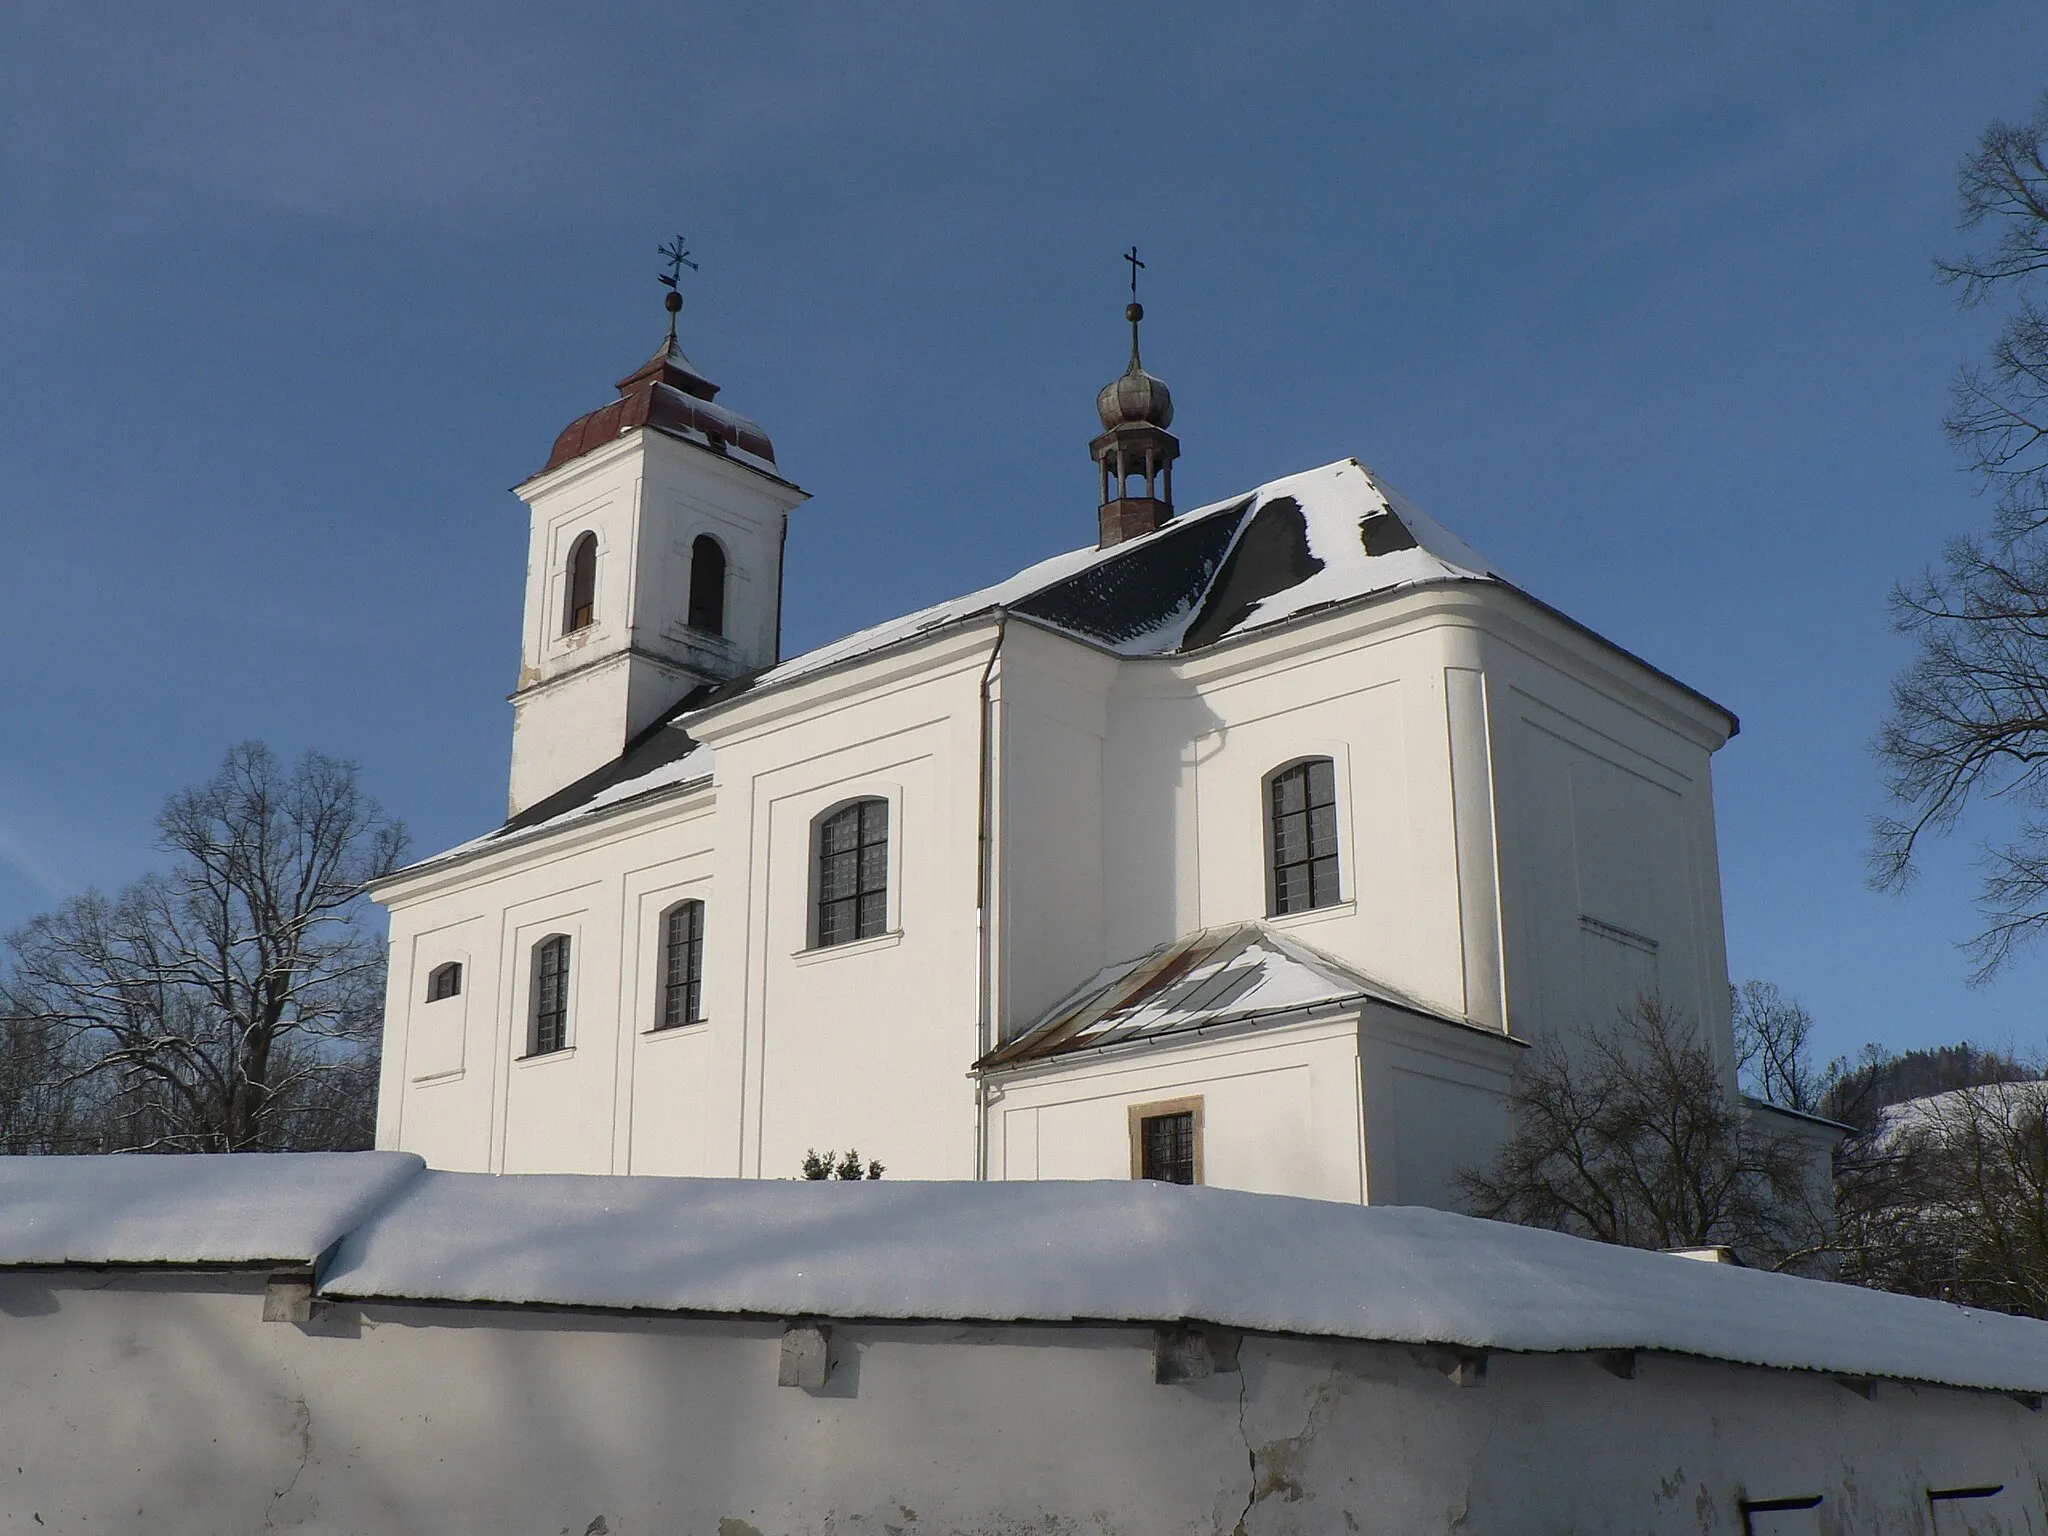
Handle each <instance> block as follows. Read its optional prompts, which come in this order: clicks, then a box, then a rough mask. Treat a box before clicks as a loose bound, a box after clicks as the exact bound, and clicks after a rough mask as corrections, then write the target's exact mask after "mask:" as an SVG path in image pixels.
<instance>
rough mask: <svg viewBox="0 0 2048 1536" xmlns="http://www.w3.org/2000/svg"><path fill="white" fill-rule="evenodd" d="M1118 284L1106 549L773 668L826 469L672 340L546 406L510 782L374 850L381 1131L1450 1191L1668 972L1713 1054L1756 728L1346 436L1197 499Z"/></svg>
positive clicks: (1433, 1200) (1723, 1031)
mask: <svg viewBox="0 0 2048 1536" xmlns="http://www.w3.org/2000/svg"><path fill="white" fill-rule="evenodd" d="M1133 297H1134V302H1133V303H1132V305H1131V307H1130V311H1129V313H1128V319H1129V321H1130V324H1131V334H1132V346H1131V360H1130V364H1129V367H1128V368H1127V369H1126V370H1125V371H1124V373H1123V374H1122V375H1120V376H1119V377H1118V378H1117V379H1115V380H1114V381H1112V382H1111V383H1110V384H1109V385H1108V386H1107V387H1105V388H1104V389H1103V391H1102V392H1101V395H1100V396H1099V398H1098V400H1097V407H1098V411H1099V414H1100V418H1101V426H1102V431H1101V434H1100V435H1099V436H1097V437H1096V438H1095V439H1094V440H1093V441H1092V442H1091V443H1090V444H1089V452H1090V455H1091V457H1092V459H1093V460H1094V462H1095V464H1096V466H1097V470H1098V472H1099V479H1100V490H1101V495H1100V501H1099V506H1098V514H1097V525H1096V532H1097V541H1096V543H1095V544H1093V545H1091V546H1087V547H1084V548H1080V549H1076V550H1073V551H1071V552H1069V553H1065V554H1057V555H1054V556H1052V557H1051V558H1050V559H1047V560H1045V561H1043V562H1041V563H1040V564H1037V565H1034V566H1032V567H1030V568H1029V569H1027V570H1024V571H1021V572H1019V573H1018V574H1017V575H1015V576H1013V577H1011V578H1009V579H1008V580H1006V581H1003V582H999V583H997V584H996V585H994V586H992V587H988V588H986V589H984V590H982V591H979V592H974V593H970V594H968V595H967V596H965V597H960V598H955V599H953V600H951V601H948V602H943V603H939V604H937V605H935V606H933V607H930V608H927V609H924V610H922V611H920V612H917V613H912V614H908V615H906V616H904V617H902V618H899V619H894V620H891V621H889V622H887V623H883V624H878V625H876V626H874V627H872V628H870V629H866V630H863V631H861V632H860V633H858V634H854V635H850V636H848V637H846V638H845V639H842V640H839V641H836V642H834V643H832V644H829V645H825V646H822V647H820V648H818V649H816V650H813V651H809V652H806V653H805V654H803V655H799V656H794V657H788V658H785V657H783V656H782V655H781V654H780V649H779V636H780V631H781V618H782V615H781V611H780V609H781V593H782V581H781V562H782V555H783V549H784V541H785V534H786V531H787V529H788V523H789V517H790V514H791V513H792V511H794V510H795V509H796V508H797V507H798V506H799V505H800V504H801V503H802V501H803V500H804V499H805V497H804V492H802V491H801V490H799V489H798V488H797V487H796V486H795V485H794V484H792V483H791V482H790V481H789V480H788V479H787V478H786V477H785V476H784V475H783V474H782V472H781V470H780V468H779V467H778V464H777V460H776V456H775V449H774V446H773V445H772V443H771V442H770V440H769V438H768V436H767V434H766V433H765V432H763V431H762V429H761V428H760V427H759V426H757V425H756V424H755V423H754V422H752V421H750V420H748V419H747V418H745V417H743V416H740V415H738V414H736V413H734V412H732V411H730V410H728V409H726V408H725V407H723V406H721V405H718V404H715V403H714V397H715V396H716V394H717V389H716V386H714V385H713V384H712V383H711V382H710V381H709V380H708V379H707V378H706V377H705V376H704V375H703V374H702V373H701V372H700V371H699V370H698V369H697V368H696V367H695V366H694V365H693V364H692V363H691V362H690V361H689V359H688V358H686V357H685V356H684V355H683V353H682V351H681V349H680V348H679V347H678V346H677V345H676V343H675V338H674V332H673V327H671V332H670V336H669V339H668V341H667V342H666V343H664V345H663V346H662V347H661V348H660V349H659V350H658V351H657V352H656V353H655V355H654V356H653V357H652V358H651V359H649V360H648V362H647V363H645V364H644V365H642V366H641V367H640V368H638V369H636V370H635V371H634V372H632V373H630V374H628V375H627V376H626V377H625V378H624V379H622V380H620V381H619V384H618V393H619V398H618V399H617V400H615V401H613V402H611V403H610V404H608V405H605V406H603V407H602V408H600V409H598V410H595V411H592V412H591V413H590V414H588V415H586V416H583V417H581V418H580V419H578V420H577V421H575V422H574V423H572V424H571V425H570V426H569V427H568V428H566V429H565V430H564V431H563V432H562V434H561V435H560V437H559V438H558V439H557V440H556V442H555V445H554V447H553V450H552V451H551V452H550V453H549V454H548V456H547V459H546V461H545V463H544V464H543V466H542V468H541V469H540V471H539V472H538V473H536V474H535V475H533V476H532V477H531V478H530V479H528V480H527V481H526V482H525V483H524V484H522V485H521V486H519V487H518V494H519V495H520V497H521V498H522V499H523V500H524V502H525V503H526V505H527V507H528V508H529V509H530V512H531V532H530V542H529V546H528V550H529V553H528V562H527V589H526V605H525V617H524V622H523V631H522V636H521V663H520V669H519V678H518V686H517V689H516V691H515V692H514V694H513V696H512V703H513V710H514V728H513V743H512V765H511V797H510V815H509V817H508V819H507V821H506V822H505V824H504V825H503V826H502V827H500V828H498V829H497V830H496V831H494V832H491V833H490V834H488V835H486V836H483V837H480V838H478V839H476V840H475V841H473V842H470V843H466V844H464V845H462V846H460V847H457V848H452V849H449V850H448V851H446V852H444V853H441V854H439V855H437V856H435V857H432V858H429V859H426V860H424V861H422V862H420V863H417V864H415V865H413V866H411V867H410V868H408V869H405V870H402V871H400V872H398V873H397V874H394V875H392V876H390V877H389V878H387V879H385V880H384V881H382V882H381V883H380V884H379V885H378V886H377V887H376V890H375V895H376V897H377V899H378V900H379V901H380V902H382V903H383V904H384V905H385V906H386V907H387V908H388V909H389V911H390V919H391V966H390V996H389V1001H388V1005H387V1013H386V1024H385V1053H384V1066H383V1079H382V1089H381V1098H380V1107H379V1119H378V1145H379V1146H380V1147H386V1148H402V1149H406V1150H409V1151H414V1152H417V1153H420V1154H422V1155H423V1156H424V1157H425V1158H426V1159H427V1161H428V1162H429V1163H430V1164H432V1165H434V1166H437V1167H443V1168H450V1169H471V1170H490V1171H504V1172H536V1171H554V1172H584V1173H620V1174H624V1173H636V1174H645V1173H652V1174H698V1175H718V1176H727V1177H732V1176H737V1177H750V1178H751V1177H760V1178H785V1177H790V1176H794V1175H795V1174H797V1173H798V1171H799V1168H800V1166H801V1164H802V1162H803V1159H804V1157H805V1154H806V1152H807V1151H808V1150H809V1149H812V1148H818V1149H823V1148H828V1147H830V1148H846V1147H853V1148H857V1149H858V1150H859V1151H860V1152H862V1153H864V1154H866V1155H867V1156H869V1157H871V1158H873V1159H875V1160H878V1161H880V1162H882V1163H883V1164H884V1165H885V1166H886V1168H887V1171H888V1176H889V1177H890V1178H917V1179H1105V1178H1109V1179H1121V1178H1131V1177H1153V1178H1165V1179H1172V1180H1178V1181H1182V1182H1197V1181H1198V1182H1203V1183H1210V1184H1218V1185H1226V1186H1230V1187H1234V1188H1239V1189H1247V1190H1260V1191H1268V1192H1274V1193H1281V1194H1292V1195H1305V1196H1314V1197H1319V1198H1324V1199H1330V1200H1340V1201H1350V1202H1370V1203H1374V1204H1386V1203H1398V1204H1430V1205H1454V1204H1455V1203H1456V1189H1455V1184H1454V1175H1455V1173H1456V1170H1457V1169H1458V1168H1459V1167H1461V1166H1464V1165H1470V1164H1476V1163H1479V1162H1483V1161H1485V1160H1486V1159H1487V1158H1488V1157H1490V1155H1491V1154H1492V1152H1493V1150H1494V1149H1495V1147H1496V1146H1497V1145H1498V1142H1499V1139H1500V1138H1501V1136H1502V1135H1503V1134H1504V1133H1505V1130H1506V1124H1507V1122H1506V1112H1505V1108H1504V1103H1503V1096H1504V1094H1505V1092H1506V1090H1507V1087H1508V1085H1509V1082H1510V1079H1511V1076H1512V1074H1513V1072H1514V1070H1515V1066H1516V1063H1517V1060H1518V1059H1519V1058H1521V1057H1522V1056H1523V1054H1524V1053H1525V1052H1526V1051H1527V1049H1528V1048H1529V1045H1530V1043H1531V1042H1534V1041H1537V1040H1539V1039H1541V1038H1543V1037H1545V1036H1547V1035H1560V1034H1561V1035H1563V1036H1565V1037H1566V1039H1567V1040H1569V1039H1570V1038H1571V1037H1572V1036H1573V1035H1574V1034H1575V1033H1578V1032H1581V1031H1583V1030H1584V1029H1585V1028H1586V1026H1587V1024H1588V1023H1589V1021H1596V1020H1611V1019H1612V1018H1613V1016H1614V1015H1615V1013H1616V1011H1617V1010H1620V1009H1625V1008H1627V1007H1629V1006H1631V1005H1632V1003H1633V1002H1634V1000H1635V999H1636V997H1637V996H1638V995H1639V994H1642V993H1646V992H1654V993H1656V994H1658V995H1660V996H1661V997H1662V999H1663V1000H1664V1001H1665V1002H1666V1003H1667V1004H1668V1005H1671V1006H1674V1007H1676V1008H1677V1009H1679V1010H1682V1011H1683V1012H1684V1013H1686V1014H1688V1015H1690V1016H1691V1017H1693V1018H1695V1019H1697V1020H1699V1021H1700V1022H1701V1024H1702V1026H1703V1027H1704V1028H1705V1030H1706V1031H1707V1035H1708V1038H1709V1039H1710V1040H1711V1041H1712V1042H1713V1043H1714V1046H1715V1049H1716V1051H1717V1053H1718V1054H1719V1055H1720V1057H1721V1059H1722V1061H1723V1062H1724V1063H1725V1070H1726V1076H1727V1084H1728V1089H1729V1091H1730V1092H1731V1093H1733V1091H1734V1065H1733V1051H1732V1044H1731V1039H1730V1022H1729V1001H1728V978H1727V964H1726V956H1725V947H1724V941H1723V935H1722V917H1721V887H1720V876H1719V871H1718V868H1717V864H1716V856H1715V834H1714V802H1713V787H1712V769H1711V761H1712V757H1713V754H1714V752H1715V751H1716V750H1718V749H1719V748H1720V747H1721V746H1722V745H1723V744H1724V743H1725V742H1726V741H1727V740H1728V739H1729V737H1730V736H1731V735H1733V734H1734V732H1735V729H1736V721H1735V718H1734V716H1733V715H1731V714H1730V713H1729V712H1728V711H1727V710H1726V709H1724V708H1722V707H1721V706H1720V705H1718V704H1716V703H1715V702H1713V701H1712V700H1711V699H1708V698H1706V697H1704V696H1703V695H1701V694H1700V693H1698V692H1696V691H1695V690H1693V689H1691V688H1689V687H1687V686H1686V685H1684V684H1683V683H1681V682H1679V681H1677V680H1676V679H1674V678H1672V677H1670V676H1668V675H1667V674H1665V673H1663V672H1661V671H1659V670H1658V669H1657V668H1655V667H1654V666H1652V665H1650V664H1649V663H1647V662H1645V661H1643V660H1641V659H1639V658H1638V657H1636V656H1634V655H1632V654H1630V653H1629V652H1628V651H1626V650H1624V649H1622V648H1621V647H1619V646H1617V645H1615V644H1613V643H1612V642H1610V641H1608V640H1606V639H1603V638H1602V637H1601V636H1599V635H1597V634H1595V633H1593V632H1592V631H1591V630H1589V629H1587V628H1586V627H1585V626H1584V625H1582V624H1579V623H1576V622H1575V621H1573V620H1572V619H1570V618H1568V617H1567V616H1565V615H1564V614H1562V613H1560V612H1558V611H1557V610H1556V609H1554V608H1552V607H1550V606H1549V605H1547V604H1546V603H1544V602H1543V601H1542V600H1541V599H1540V598H1538V597H1536V596H1534V595H1532V594H1531V593H1529V592H1527V591H1525V590H1523V589H1522V588H1521V587H1519V586H1517V585H1516V584H1515V583H1514V582H1512V581H1511V580H1510V579H1509V578H1508V577H1507V576H1506V575H1504V574H1503V573H1502V572H1501V571H1500V570H1499V569H1498V568H1496V567H1495V566H1494V565H1493V564H1492V563H1491V562H1490V561H1488V560H1487V559H1486V558H1485V557H1483V556H1482V555H1480V554H1479V553H1477V552H1476V551H1475V550H1473V549H1472V548H1471V547H1469V546H1468V545H1467V544H1465V543H1464V542H1463V541H1462V540H1460V539H1458V538H1457V537H1456V536H1455V535H1453V534H1451V533H1450V532H1448V531H1447V530H1446V529H1444V528H1443V527H1441V526H1440V525H1439V524H1438V523H1436V522H1435V521H1434V520H1433V519H1431V518H1430V517H1429V516H1427V515H1426V514H1424V513H1423V512H1422V511H1420V510H1419V509H1418V508H1417V507H1415V506H1414V505H1413V504H1412V503H1410V502H1409V501H1408V500H1406V499H1405V498H1404V497H1403V496H1402V495H1401V494H1400V493H1399V492H1398V491H1396V490H1395V489H1394V488H1393V487H1392V486H1390V485H1388V484H1387V483H1386V482H1385V481H1384V480H1383V479H1381V478H1380V477H1379V476H1378V475H1376V474H1375V473H1374V472H1373V471H1371V470H1370V469H1368V468H1366V467H1365V466H1364V465H1363V464H1361V463H1360V462H1359V461H1357V460H1356V459H1341V460H1338V461H1337V462H1335V463H1330V464H1325V465H1322V466H1320V467H1317V468H1310V469H1305V470H1303V471H1301V472H1299V473H1295V474H1290V475H1287V476H1285V477H1284V478H1281V479H1277V480H1274V481H1272V482H1270V483H1268V484H1266V485H1262V486H1258V487H1256V488H1254V489H1252V490H1249V491H1247V492H1246V493H1244V494H1242V495H1239V496H1234V497H1231V498H1229V499H1228V500H1225V501H1221V502H1217V503H1215V504H1213V505H1210V506H1203V507H1197V508H1194V509H1192V510H1189V511H1185V512H1181V511H1177V510H1176V509H1175V507H1174V505H1173V488H1172V473H1173V465H1174V462H1175V460H1176V459H1177V458H1178V456H1179V453H1180V444H1179V442H1178V441H1177V439H1176V438H1175V437H1174V435H1173V433H1172V432H1171V430H1170V428H1171V424H1172V420H1173V403H1172V397H1171V394H1170V393H1169V391H1168V390H1167V387H1166V385H1165V384H1164V383H1163V382H1161V381H1160V380H1159V379H1157V378H1156V377H1154V376H1153V375H1151V374H1149V373H1148V372H1146V371H1145V369H1144V368H1143V366H1142V365H1141V363H1140V361H1139V356H1138V341H1137V338H1138V322H1139V320H1140V319H1141V318H1142V311H1141V310H1140V309H1139V308H1138V306H1137V304H1136V303H1135V295H1134V296H1133ZM673 307H674V306H673V305H671V312H672V313H673ZM1077 450H1078V445H1077ZM1077 457H1078V451H1077ZM1052 521H1055V522H1056V521H1057V520H1056V519H1055V520H1052ZM797 537H799V538H801V537H802V533H801V529H800V528H799V530H798V533H797Z"/></svg>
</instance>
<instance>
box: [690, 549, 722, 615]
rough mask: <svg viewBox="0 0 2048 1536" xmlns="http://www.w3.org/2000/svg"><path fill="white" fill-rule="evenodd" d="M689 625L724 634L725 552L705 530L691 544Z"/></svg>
mask: <svg viewBox="0 0 2048 1536" xmlns="http://www.w3.org/2000/svg"><path fill="white" fill-rule="evenodd" d="M690 628H692V629H701V630H702V631H704V633H705V634H707V635H722V634H724V633H725V551H724V550H723V549H721V548H719V546H718V540H716V539H714V538H712V537H711V535H710V534H708V533H700V534H698V535H697V542H696V543H694V544H692V545H691V546H690Z"/></svg>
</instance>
